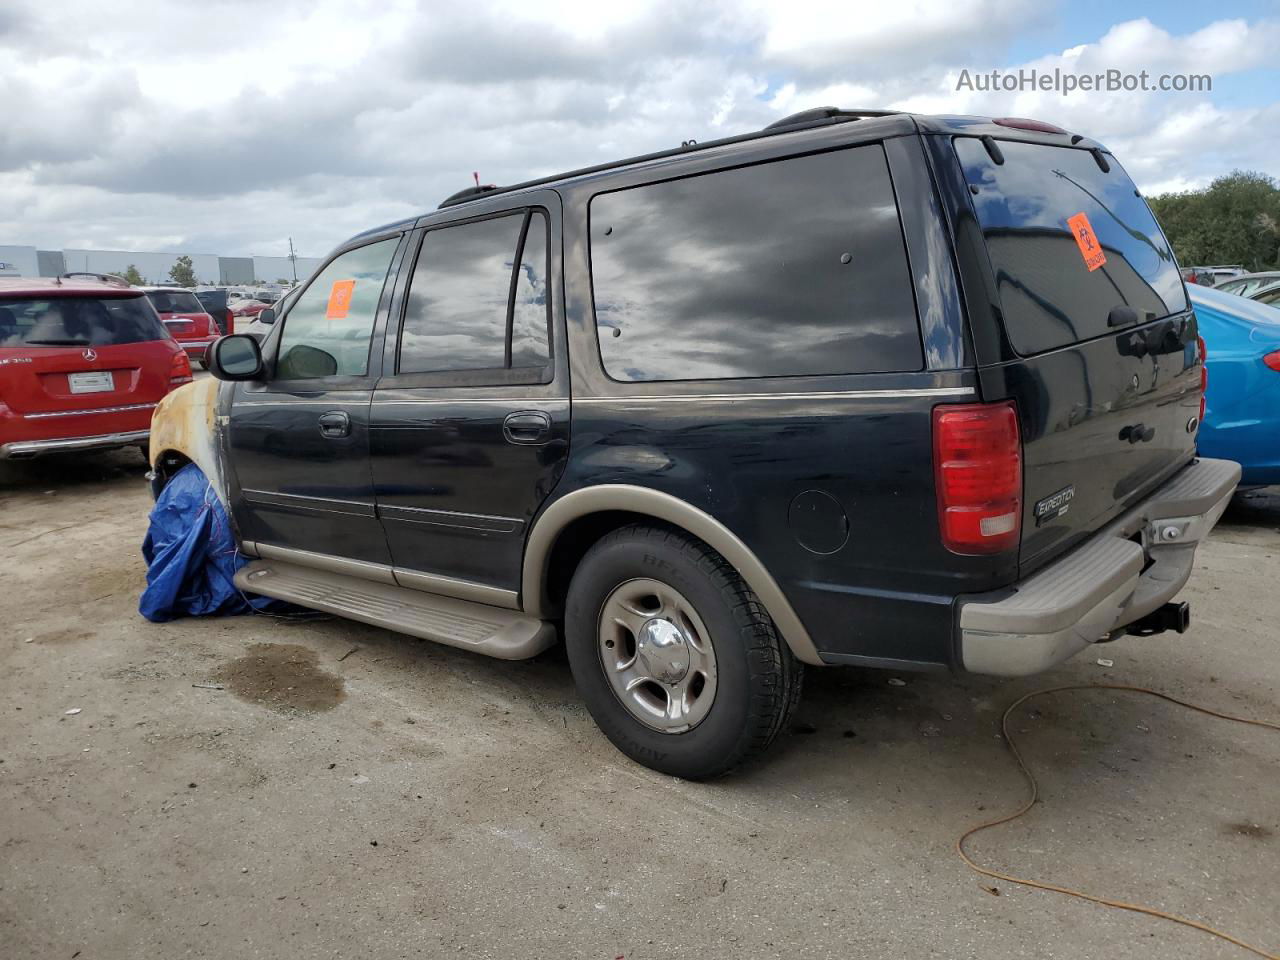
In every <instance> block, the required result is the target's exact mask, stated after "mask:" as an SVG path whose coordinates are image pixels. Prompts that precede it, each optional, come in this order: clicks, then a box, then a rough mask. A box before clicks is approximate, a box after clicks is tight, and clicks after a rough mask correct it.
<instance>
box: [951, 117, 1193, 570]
mask: <svg viewBox="0 0 1280 960" xmlns="http://www.w3.org/2000/svg"><path fill="white" fill-rule="evenodd" d="M954 148H955V153H956V155H957V156H958V157H959V160H960V164H961V167H962V169H963V176H964V180H965V182H966V184H967V186H968V195H969V198H970V203H971V205H972V211H973V213H974V214H975V215H976V219H977V226H978V227H979V228H980V230H981V234H982V237H983V239H984V241H985V248H986V249H985V255H986V258H987V259H988V260H989V265H990V273H989V274H988V275H987V282H988V284H989V285H990V287H989V288H990V289H991V290H992V291H993V294H994V300H995V306H996V308H997V309H996V310H995V311H994V316H995V317H996V318H998V320H997V322H996V324H995V325H996V326H997V327H998V328H999V329H998V330H995V331H992V333H993V334H994V335H996V336H998V338H999V346H998V348H997V347H993V346H991V342H989V341H988V338H987V337H986V336H985V335H984V334H983V331H980V330H979V331H975V337H976V340H977V344H978V347H979V361H980V363H981V364H983V367H984V369H983V397H984V399H986V400H993V399H1000V398H1001V397H1002V396H1010V397H1012V398H1013V399H1014V400H1015V401H1016V403H1017V406H1018V412H1019V415H1020V422H1021V427H1022V434H1023V442H1024V457H1025V460H1024V491H1023V493H1024V496H1023V502H1024V515H1023V524H1022V530H1023V533H1022V549H1021V554H1020V562H1021V565H1022V568H1023V574H1024V575H1025V573H1027V572H1028V571H1029V570H1030V569H1032V568H1034V567H1036V566H1039V565H1041V564H1043V563H1045V562H1047V561H1048V560H1049V559H1051V558H1052V557H1054V556H1056V555H1058V554H1059V553H1061V552H1062V551H1064V550H1066V549H1068V548H1069V547H1070V546H1072V545H1073V544H1075V543H1077V542H1079V540H1081V539H1082V538H1083V537H1084V536H1086V535H1087V534H1089V533H1091V532H1093V531H1095V530H1097V529H1098V528H1099V527H1101V526H1103V525H1104V524H1105V523H1106V522H1107V521H1109V520H1110V519H1112V518H1113V517H1115V516H1116V515H1118V514H1119V513H1121V512H1122V511H1123V510H1124V509H1126V508H1127V507H1129V506H1130V505H1132V504H1133V503H1134V502H1135V501H1137V500H1139V499H1141V498H1142V497H1143V496H1145V495H1146V494H1147V493H1149V492H1150V491H1151V490H1152V489H1153V488H1154V487H1156V486H1157V485H1158V484H1160V483H1161V482H1163V481H1164V480H1165V479H1167V478H1168V477H1169V476H1170V475H1172V474H1173V473H1174V472H1176V471H1177V470H1178V469H1179V468H1180V467H1181V466H1183V465H1184V464H1185V463H1187V462H1188V461H1189V460H1190V459H1191V457H1192V456H1193V455H1194V453H1195V435H1196V430H1197V427H1198V420H1197V417H1198V414H1199V405H1200V364H1201V358H1200V354H1199V350H1198V348H1197V337H1196V324H1195V318H1194V315H1193V314H1192V313H1191V311H1190V308H1189V304H1188V302H1187V297H1186V292H1185V290H1184V288H1183V284H1182V279H1181V275H1180V272H1179V270H1178V266H1177V263H1176V262H1175V260H1174V256H1173V252H1172V250H1171V249H1170V246H1169V243H1168V241H1167V240H1166V239H1165V237H1164V235H1163V233H1162V232H1161V231H1160V228H1159V226H1158V225H1157V224H1156V221H1155V218H1154V217H1153V216H1152V214H1151V211H1150V209H1149V208H1148V207H1147V204H1146V202H1145V201H1144V200H1143V199H1142V197H1141V195H1140V194H1139V193H1138V191H1137V189H1136V188H1135V187H1134V185H1133V181H1132V180H1130V179H1129V177H1128V175H1127V174H1126V173H1125V172H1124V170H1123V169H1122V168H1121V167H1120V165H1119V163H1117V162H1116V160H1115V159H1114V158H1112V157H1111V156H1110V155H1108V154H1103V153H1101V151H1096V150H1088V149H1082V148H1073V147H1066V146H1049V145H1044V144H1038V143H1029V142H1012V141H1007V142H999V143H997V144H995V148H994V151H993V150H991V149H989V148H988V146H987V145H984V143H983V142H982V140H979V139H977V138H974V137H957V138H955V140H954ZM993 153H994V156H993ZM993 354H995V355H993Z"/></svg>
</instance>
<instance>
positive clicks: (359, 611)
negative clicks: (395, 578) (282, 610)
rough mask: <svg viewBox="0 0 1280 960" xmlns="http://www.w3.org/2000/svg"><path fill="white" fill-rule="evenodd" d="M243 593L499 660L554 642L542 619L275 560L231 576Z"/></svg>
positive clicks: (551, 630) (532, 653)
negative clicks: (233, 576)
mask: <svg viewBox="0 0 1280 960" xmlns="http://www.w3.org/2000/svg"><path fill="white" fill-rule="evenodd" d="M235 583H236V586H237V587H239V588H240V589H241V590H243V591H245V592H246V593H260V594H262V595H263V596H267V597H275V598H276V599H278V600H288V601H289V602H290V603H296V604H298V605H299V606H303V607H310V608H311V609H312V610H323V611H324V612H325V613H332V614H335V615H337V616H339V617H347V618H348V619H351V620H359V621H361V622H362V623H371V624H373V625H374V626H378V627H386V628H387V629H388V630H395V631H397V632H399V633H407V634H409V635H410V636H413V637H422V638H423V639H424V640H434V641H436V642H437V643H444V644H448V645H449V646H451V647H461V648H462V649H464V650H473V651H475V652H476V653H482V654H485V655H486V656H490V657H497V658H499V659H501V660H525V659H528V658H529V657H532V656H536V655H537V654H539V653H541V652H542V651H543V650H546V649H547V648H548V647H550V646H551V645H552V644H554V643H555V641H556V631H555V627H554V626H552V625H551V624H550V623H547V622H546V621H545V620H538V619H537V618H535V617H530V616H526V615H525V614H523V613H517V612H516V611H514V610H503V609H501V608H499V607H491V606H488V605H486V604H483V603H472V602H470V601H467V600H455V599H453V598H452V597H440V596H435V595H433V594H429V593H423V592H422V591H421V590H407V589H405V588H404V587H396V586H392V585H390V584H386V583H375V582H374V581H372V580H362V579H361V578H359V577H352V576H347V575H344V574H340V573H331V572H329V571H327V570H316V569H313V568H311V567H303V566H299V565H297V564H294V563H284V562H282V561H280V560H254V561H253V562H252V563H249V564H247V565H246V566H244V567H242V568H241V569H240V571H239V572H238V573H237V574H236V578H235Z"/></svg>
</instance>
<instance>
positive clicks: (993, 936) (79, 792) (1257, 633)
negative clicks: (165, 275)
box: [0, 451, 1280, 960]
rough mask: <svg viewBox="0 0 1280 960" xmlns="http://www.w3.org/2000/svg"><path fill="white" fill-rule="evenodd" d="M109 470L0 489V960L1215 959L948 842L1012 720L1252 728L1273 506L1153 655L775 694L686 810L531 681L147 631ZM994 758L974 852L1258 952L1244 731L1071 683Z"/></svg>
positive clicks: (1210, 945) (116, 457) (38, 474)
mask: <svg viewBox="0 0 1280 960" xmlns="http://www.w3.org/2000/svg"><path fill="white" fill-rule="evenodd" d="M143 470H144V467H143V465H142V462H141V460H140V458H139V457H138V455H137V453H136V451H122V452H119V453H113V454H106V455H99V456H95V457H85V458H81V459H76V460H70V459H68V460H54V459H49V460H44V461H36V462H33V463H27V464H0V550H2V551H3V556H4V557H5V564H4V568H3V569H4V579H3V590H0V623H3V625H4V628H3V633H2V634H0V652H2V656H3V660H2V661H0V711H3V713H2V716H3V723H2V724H0V944H3V946H2V947H0V955H2V956H3V957H4V958H5V960H25V958H41V960H44V958H68V960H70V958H73V957H78V958H83V960H93V958H120V960H138V958H150V957H165V958H173V957H237V958H240V957H288V958H298V957H304V958H316V957H352V958H362V960H363V958H371V960H374V958H396V957H442V956H465V957H486V958H502V960H509V958H520V960H524V958H531V957H547V958H568V957H572V958H603V960H615V958H618V957H625V958H626V960H643V958H656V957H752V958H754V957H785V958H798V957H822V958H826V957H840V958H848V957H863V956H866V957H876V958H882V957H912V958H915V957H925V956H937V957H946V958H960V957H981V958H983V960H995V958H1004V957H1010V958H1013V957H1018V958H1021V957H1026V956H1032V955H1034V956H1037V957H1063V958H1072V960H1079V958H1090V957H1096V958H1108V960H1111V958H1117V957H1167V956H1177V957H1234V956H1240V957H1244V956H1247V954H1245V953H1244V952H1243V951H1241V950H1237V949H1236V948H1233V947H1230V946H1227V945H1225V944H1222V943H1220V942H1218V941H1215V940H1213V939H1211V938H1209V937H1207V936H1206V935H1204V934H1201V933H1198V932H1195V931H1192V930H1188V929H1184V928H1180V927H1177V926H1175V925H1172V924H1168V923H1164V922H1161V921H1156V920H1152V919H1148V918H1145V917H1140V916H1135V915H1132V914H1126V913H1122V912H1118V911H1114V910H1108V909H1105V908H1102V907H1098V906H1094V905H1091V904H1087V903H1082V902H1078V901H1073V900H1070V899H1067V898H1063V897H1061V896H1057V895H1054V894H1049V893H1042V892H1038V891H1034V890H1028V889H1024V888H1019V887H1015V886H1010V885H1007V884H1005V883H1001V882H997V883H994V884H993V883H991V882H990V881H986V880H984V879H983V878H980V877H977V876H975V875H974V874H973V873H971V872H970V871H969V870H967V869H966V868H965V867H964V866H963V865H962V864H961V862H960V861H959V860H958V859H957V857H956V855H955V853H954V850H953V844H954V841H955V838H956V836H957V834H959V833H960V832H961V831H962V830H963V829H964V828H965V827H966V826H967V825H969V824H971V823H974V822H976V821H978V820H982V819H986V818H989V817H991V816H993V815H995V814H997V813H1000V812H1003V811H1005V810H1008V809H1012V808H1013V807H1015V806H1016V805H1017V804H1018V803H1019V802H1020V801H1021V799H1022V797H1023V795H1024V794H1023V791H1024V786H1023V783H1022V781H1021V780H1020V778H1019V775H1018V773H1017V771H1016V768H1015V767H1014V764H1013V762H1012V760H1011V759H1010V756H1009V754H1008V752H1007V751H1006V749H1005V746H1004V744H1003V743H1002V742H1001V740H1000V739H999V737H998V736H997V724H998V720H999V717H1000V713H1001V711H1002V710H1003V708H1004V707H1005V705H1007V704H1008V703H1009V702H1010V701H1011V700H1012V699H1013V698H1015V697H1017V696H1018V695H1020V694H1022V693H1024V692H1027V691H1030V690H1033V689H1036V688H1038V687H1044V686H1051V685H1058V684H1063V683H1078V682H1113V683H1134V684H1141V685H1147V686H1153V687H1156V688H1158V689H1160V690H1164V691H1167V692H1169V693H1172V694H1174V695H1177V696H1181V697H1186V698H1189V699H1192V700H1196V701H1199V702H1202V703H1205V704H1208V705H1213V706H1216V707H1218V708H1220V709H1224V710H1226V711H1228V712H1237V713H1243V714H1248V715H1252V716H1259V717H1271V718H1275V717H1277V715H1280V705H1278V704H1277V700H1278V699H1280V697H1278V693H1280V657H1277V652H1276V649H1275V648H1276V642H1275V637H1276V631H1275V624H1276V622H1277V620H1280V590H1277V577H1276V574H1277V571H1278V570H1280V560H1278V559H1277V557H1276V555H1277V554H1280V496H1268V495H1265V494H1261V493H1256V494H1252V495H1249V496H1247V497H1245V498H1241V499H1240V500H1238V502H1237V503H1236V504H1235V505H1233V507H1232V509H1231V511H1230V512H1229V513H1228V514H1227V516H1226V517H1225V518H1224V520H1223V522H1222V524H1221V525H1220V526H1219V528H1218V530H1217V531H1216V532H1215V534H1214V536H1213V539H1212V540H1211V541H1210V542H1209V543H1208V544H1207V545H1206V546H1204V547H1203V548H1202V549H1201V552H1200V554H1199V559H1198V564H1197V566H1198V569H1197V571H1196V575H1195V577H1194V578H1193V581H1192V583H1191V585H1190V586H1189V587H1188V589H1187V590H1186V591H1185V593H1184V594H1183V596H1184V598H1186V599H1189V600H1191V602H1192V610H1193V619H1194V625H1193V627H1192V629H1191V631H1190V632H1189V633H1188V634H1186V635H1185V636H1183V637H1177V636H1163V637H1154V638H1148V639H1133V638H1126V639H1123V640H1120V641H1118V642H1116V643H1114V644H1111V645H1108V646H1105V647H1099V648H1098V649H1097V650H1096V651H1090V652H1089V653H1088V654H1086V655H1083V656H1081V657H1079V658H1077V659H1076V660H1075V661H1073V662H1071V663H1069V664H1067V665H1064V666H1063V667H1061V668H1059V669H1058V670H1056V671H1054V672H1052V673H1050V674H1046V675H1044V676H1041V677H1036V678H1031V679H1029V680H1026V681H1017V682H1009V683H1000V682H993V681H989V680H984V679H981V678H976V677H955V678H953V677H946V676H920V675H904V676H903V677H902V678H901V679H903V680H905V681H906V682H905V684H904V685H896V684H891V683H890V682H889V681H890V679H891V677H893V675H892V674H887V673H882V672H877V671H859V670H852V669H835V668H831V669H827V670H810V671H809V673H808V677H807V689H806V695H805V700H804V704H803V707H802V709H801V713H800V716H799V718H798V722H797V724H796V726H795V727H794V728H793V729H792V731H790V733H789V734H788V735H786V736H784V737H783V738H782V739H781V740H780V742H779V743H778V744H777V746H776V747H775V749H774V750H773V752H772V753H771V754H770V755H769V756H768V757H767V758H766V759H765V760H764V761H763V762H761V763H759V764H757V765H755V766H753V767H751V768H749V769H747V770H744V771H742V772H741V773H739V774H737V775H734V776H732V777H730V778H728V779H725V780H721V781H717V782H715V783H712V784H693V783H685V782H680V781H678V780H674V779H672V778H670V777H665V776H661V775H659V774H656V773H652V772H650V771H648V770H646V769H644V768H642V767H638V766H636V765H634V764H632V763H630V762H629V761H627V760H625V759H624V758H623V757H622V756H621V755H619V754H618V753H617V752H615V751H614V749H613V748H612V747H611V746H610V745H609V744H608V742H607V741H605V740H604V738H603V737H602V736H600V734H598V733H597V731H596V729H595V728H594V726H593V725H592V723H591V720H590V718H589V717H588V716H587V715H586V714H585V712H584V711H583V709H582V707H581V706H580V705H579V703H578V700H577V698H576V696H575V694H574V691H573V686H572V682H571V680H570V677H569V671H568V668H567V665H566V663H565V661H564V658H563V655H562V654H561V653H560V652H559V651H552V652H550V653H548V654H546V655H544V656H542V657H540V658H538V659H537V660H535V661H532V662H527V663H503V662H496V661H490V660H486V659H483V658H481V657H477V656H473V655H470V654H467V653H464V652H461V651H457V650H451V649H448V648H445V647H439V646H435V645H433V644H430V643H426V642H423V641H418V640H414V639H411V638H408V637H404V636H399V635H396V634H392V633H388V632H386V631H383V630H378V629H375V628H372V627H366V626H362V625H360V624H355V623H348V622H344V621H340V620H317V621H311V622H295V621H288V620H278V619H272V618H266V617H239V618H232V619H222V620H186V621H179V622H176V623H169V624H150V623H147V622H145V621H144V620H142V619H141V618H140V617H139V616H138V615H137V612H136V608H137V597H138V592H139V589H140V585H141V584H142V582H143V575H144V565H143V562H142V559H141V556H140V554H139V549H138V547H139V544H140V542H141V540H142V535H143V531H144V529H145V524H146V512H147V509H148V505H149V501H148V495H147V492H146V489H145V484H144V482H143V479H142V473H143ZM1098 657H1104V658H1107V659H1110V660H1113V661H1114V666H1111V667H1104V666H1100V665H1099V664H1098V663H1097V662H1096V661H1097V658H1098ZM202 684H214V685H221V686H222V689H212V688H209V687H205V686H200V685H202ZM71 711H78V712H75V713H72V712H71ZM1015 729H1016V730H1017V733H1018V736H1019V738H1020V742H1021V744H1022V745H1023V746H1024V749H1025V753H1026V755H1027V757H1028V758H1029V760H1030V762H1031V763H1032V765H1033V766H1034V767H1035V769H1036V771H1037V774H1038V776H1039V777H1040V778H1041V784H1042V794H1041V797H1042V802H1041V803H1040V805H1039V806H1037V807H1036V808H1035V809H1034V810H1033V811H1032V813H1031V814H1030V815H1028V816H1027V817H1026V818H1024V819H1023V820H1021V821H1019V822H1017V823H1015V824H1012V825H1010V826H1007V827H1003V828H1001V829H999V830H997V831H993V832H990V833H987V834H984V835H982V836H981V837H979V838H977V839H975V840H974V841H973V843H972V850H973V852H974V853H975V855H977V856H978V857H979V858H980V859H982V860H984V861H985V862H989V863H991V864H993V865H996V866H998V867H1001V868H1005V869H1007V870H1011V871H1013V872H1017V873H1024V874H1029V875H1033V876H1036V877H1041V878H1045V879H1051V880H1054V881H1056V882H1059V883H1063V884H1068V885H1072V886H1079V887H1086V888H1089V889H1091V890H1095V891H1099V892H1102V893H1104V894H1108V895H1112V896H1115V897H1118V898H1120V899H1125V900H1134V901H1140V902H1144V903H1149V904H1152V905H1154V906H1158V907H1160V908H1163V909H1166V910H1171V911H1175V912H1178V913H1182V914H1185V915H1188V916H1191V917H1194V918H1197V919H1200V920H1202V921H1205V922H1208V923H1211V924H1214V925H1217V926H1220V927H1222V928H1225V929H1227V930H1229V931H1231V932H1233V933H1235V934H1236V935H1237V936H1240V937H1242V938H1244V939H1246V940H1249V941H1252V942H1255V943H1258V944H1259V945H1261V946H1263V947H1266V948H1268V949H1271V950H1277V949H1280V894H1278V893H1277V891H1278V890H1280V855H1278V854H1280V838H1278V836H1277V835H1278V834H1280V803H1278V802H1277V792H1278V791H1277V787H1278V785H1280V775H1278V774H1280V767H1278V765H1277V758H1278V757H1280V735H1276V734H1274V733H1270V732H1268V731H1265V730H1260V729H1256V728H1246V727H1240V726H1237V725H1233V724H1228V723H1224V722H1222V721H1217V720H1212V719H1209V718H1205V717H1200V716H1196V715H1193V714H1191V713H1189V712H1187V711H1184V710H1180V709H1178V708H1176V707H1173V706H1170V705H1167V704H1163V703H1159V702H1156V701H1154V700H1151V699H1149V698H1140V697H1135V696H1132V695H1125V694H1119V693H1115V692H1107V691H1103V692H1097V691H1089V692H1083V693H1061V694H1054V695H1052V696H1048V697H1045V698H1042V699H1040V700H1037V701H1034V702H1032V703H1031V704H1028V705H1027V707H1026V708H1025V709H1023V710H1022V711H1021V712H1020V713H1019V714H1018V717H1017V720H1016V722H1015ZM988 888H990V889H988Z"/></svg>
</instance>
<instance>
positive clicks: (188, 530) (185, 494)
mask: <svg viewBox="0 0 1280 960" xmlns="http://www.w3.org/2000/svg"><path fill="white" fill-rule="evenodd" d="M142 555H143V556H144V557H145V558H146V560H147V588H146V589H145V590H144V591H142V599H141V600H140V601H139V602H138V612H139V613H141V614H142V615H143V616H144V617H146V618H147V619H148V620H150V621H152V622H154V623H163V622H164V621H166V620H173V619H175V618H177V617H183V616H191V617H199V616H210V615H217V616H226V615H229V614H235V613H248V612H250V611H251V610H261V609H263V608H264V607H266V606H268V605H270V604H272V603H273V602H274V601H272V600H271V599H270V598H269V597H258V596H253V595H252V594H243V593H241V592H240V591H239V590H238V589H237V588H236V585H235V584H234V583H233V582H232V577H234V576H235V573H236V571H237V570H239V569H240V568H241V567H242V566H244V565H245V563H246V562H247V561H246V560H245V558H244V557H243V556H241V555H240V552H239V551H238V550H237V549H236V538H235V534H234V533H232V531H231V524H230V523H229V522H228V521H227V514H226V511H225V510H223V509H222V503H221V502H220V501H219V500H218V496H217V494H215V493H214V492H213V489H212V488H211V487H210V486H209V481H208V479H207V478H206V477H205V475H204V474H203V473H201V472H200V468H199V467H197V466H196V465H195V464H188V465H187V466H185V467H183V468H182V469H181V470H179V471H178V472H177V473H176V474H174V476H173V479H172V480H170V481H169V483H168V485H167V486H166V487H165V488H164V490H162V491H161V493H160V496H159V498H158V499H157V500H156V505H155V506H154V507H152V508H151V523H150V525H149V526H148V527H147V538H146V539H145V540H143V541H142Z"/></svg>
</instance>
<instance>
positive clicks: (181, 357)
mask: <svg viewBox="0 0 1280 960" xmlns="http://www.w3.org/2000/svg"><path fill="white" fill-rule="evenodd" d="M190 382H191V361H190V360H188V359H187V354H186V351H184V350H179V351H178V352H177V353H175V354H174V355H173V364H172V365H171V366H170V367H169V386H170V387H177V386H180V385H182V384H184V383H190Z"/></svg>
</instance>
